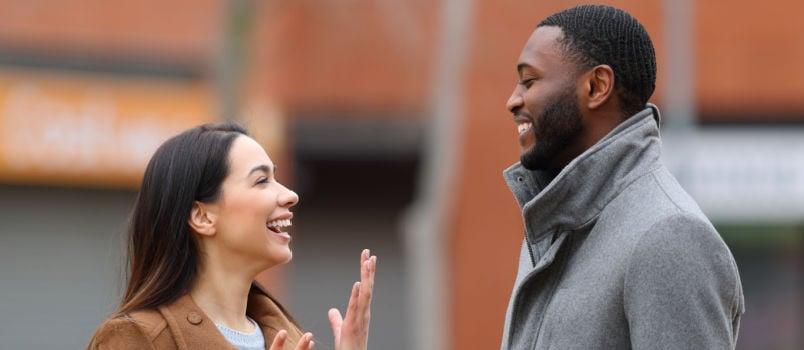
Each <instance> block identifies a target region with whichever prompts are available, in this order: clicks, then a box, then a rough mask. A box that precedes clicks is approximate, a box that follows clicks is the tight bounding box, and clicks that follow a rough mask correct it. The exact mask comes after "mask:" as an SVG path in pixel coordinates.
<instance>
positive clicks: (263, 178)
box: [257, 177, 268, 185]
mask: <svg viewBox="0 0 804 350" xmlns="http://www.w3.org/2000/svg"><path fill="white" fill-rule="evenodd" d="M265 183H268V178H267V177H261V178H260V179H259V180H257V184H258V185H259V184H265Z"/></svg>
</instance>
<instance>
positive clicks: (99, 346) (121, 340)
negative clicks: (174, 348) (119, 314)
mask: <svg viewBox="0 0 804 350" xmlns="http://www.w3.org/2000/svg"><path fill="white" fill-rule="evenodd" d="M107 349H109V350H111V349H122V350H128V349H131V350H133V349H154V347H153V344H151V342H150V341H148V338H147V337H146V336H145V334H143V332H142V329H141V328H140V327H139V326H138V325H137V324H136V323H135V322H134V320H132V319H127V318H115V319H110V320H107V321H106V322H104V323H103V324H101V325H100V327H98V330H97V331H96V332H95V335H94V336H92V339H91V340H90V342H89V345H87V350H107Z"/></svg>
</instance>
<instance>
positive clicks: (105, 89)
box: [0, 69, 214, 187]
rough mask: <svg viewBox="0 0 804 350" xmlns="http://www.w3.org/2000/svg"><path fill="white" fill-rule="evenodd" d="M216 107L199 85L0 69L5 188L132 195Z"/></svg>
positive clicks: (0, 178)
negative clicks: (172, 145) (96, 189)
mask: <svg viewBox="0 0 804 350" xmlns="http://www.w3.org/2000/svg"><path fill="white" fill-rule="evenodd" d="M213 102H214V101H213V99H212V95H211V93H210V92H209V88H208V87H207V86H205V85H203V84H199V83H197V82H186V81H181V80H170V79H161V78H138V77H135V78H132V77H121V76H110V75H102V74H91V73H69V72H48V71H40V70H27V69H26V70H18V69H13V70H12V69H0V182H2V183H26V184H52V185H81V186H103V187H108V186H114V187H134V186H136V185H137V184H138V181H139V179H140V177H141V176H142V172H143V171H144V169H145V165H146V164H147V162H148V159H149V158H150V156H151V154H152V153H153V152H154V151H155V150H156V148H157V147H158V146H159V144H161V143H162V142H163V141H164V140H166V139H167V138H169V137H170V136H172V135H174V134H176V133H177V132H179V131H181V130H183V129H186V128H189V127H192V126H194V125H198V124H201V123H204V122H209V121H213V120H214V118H213V117H212V114H213V113H212V112H211V111H212V103H213Z"/></svg>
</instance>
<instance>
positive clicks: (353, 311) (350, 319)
mask: <svg viewBox="0 0 804 350" xmlns="http://www.w3.org/2000/svg"><path fill="white" fill-rule="evenodd" d="M359 295H360V282H355V284H353V285H352V293H350V294H349V304H348V305H347V306H346V318H344V319H343V323H346V324H354V322H355V321H356V317H357V306H358V305H357V303H358V297H359Z"/></svg>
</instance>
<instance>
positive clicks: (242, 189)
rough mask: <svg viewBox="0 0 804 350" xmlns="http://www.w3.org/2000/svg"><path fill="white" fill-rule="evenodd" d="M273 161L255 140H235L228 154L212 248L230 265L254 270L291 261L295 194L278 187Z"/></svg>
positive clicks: (213, 207) (296, 199) (280, 185)
mask: <svg viewBox="0 0 804 350" xmlns="http://www.w3.org/2000/svg"><path fill="white" fill-rule="evenodd" d="M275 170H276V168H275V166H274V163H273V162H272V161H271V158H269V157H268V155H267V154H266V153H265V150H264V149H263V148H262V146H260V145H259V144H258V143H257V142H256V141H254V140H253V139H252V138H250V137H247V136H242V135H241V136H238V137H237V138H236V139H235V140H234V142H233V143H232V146H231V149H230V151H229V174H228V175H227V176H226V178H225V179H224V181H223V184H222V186H221V191H222V192H221V196H220V197H219V198H218V201H217V202H215V203H213V204H212V205H211V208H210V209H212V210H214V211H215V216H216V220H215V224H214V225H215V235H216V236H217V237H216V246H217V247H216V250H218V251H220V252H221V253H223V255H225V256H226V259H227V260H228V261H227V262H228V263H236V264H243V263H245V264H247V265H250V266H254V267H256V268H257V269H258V270H263V269H265V268H268V267H271V266H275V265H279V264H284V263H287V262H288V261H290V259H291V257H292V255H293V254H292V252H291V250H290V246H289V244H290V240H291V238H290V235H289V234H288V233H287V227H288V226H290V225H291V219H292V218H293V213H291V212H290V208H291V207H292V206H294V205H295V204H296V203H298V202H299V196H298V195H296V193H295V192H293V191H291V190H289V189H288V188H286V187H285V186H283V185H282V184H280V183H279V182H278V181H277V180H276V177H275V174H274V171H275Z"/></svg>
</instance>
